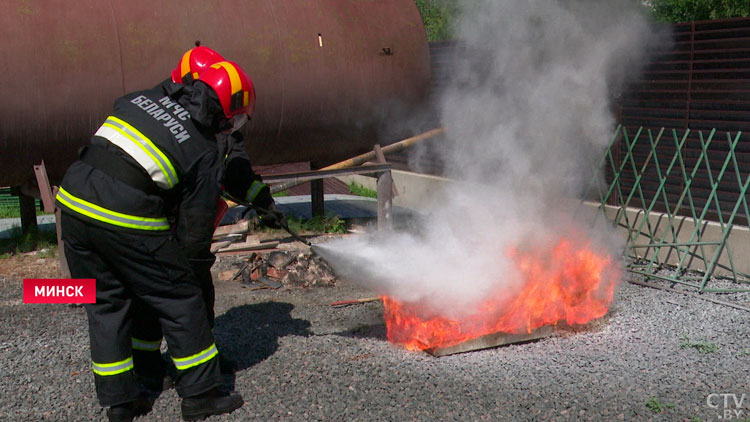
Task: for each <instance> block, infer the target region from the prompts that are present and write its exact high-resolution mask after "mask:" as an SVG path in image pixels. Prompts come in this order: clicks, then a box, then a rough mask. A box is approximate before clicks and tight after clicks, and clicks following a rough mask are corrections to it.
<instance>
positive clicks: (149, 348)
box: [130, 337, 162, 352]
mask: <svg viewBox="0 0 750 422" xmlns="http://www.w3.org/2000/svg"><path fill="white" fill-rule="evenodd" d="M161 340H162V339H159V340H156V341H147V340H141V339H139V338H135V337H131V338H130V341H131V342H132V343H133V346H132V347H133V350H143V351H146V352H155V351H157V350H160V349H161Z"/></svg>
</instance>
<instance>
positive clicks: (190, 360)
mask: <svg viewBox="0 0 750 422" xmlns="http://www.w3.org/2000/svg"><path fill="white" fill-rule="evenodd" d="M218 354H219V351H218V350H217V349H216V344H212V345H211V346H209V348H208V349H206V350H203V351H201V352H199V353H196V354H194V355H192V356H188V357H185V358H175V357H173V358H172V361H173V362H174V366H175V367H176V368H177V369H179V370H181V371H184V370H185V369H188V368H192V367H194V366H198V365H200V364H202V363H205V362H207V361H209V360H211V359H213V358H214V357H216V355H218Z"/></svg>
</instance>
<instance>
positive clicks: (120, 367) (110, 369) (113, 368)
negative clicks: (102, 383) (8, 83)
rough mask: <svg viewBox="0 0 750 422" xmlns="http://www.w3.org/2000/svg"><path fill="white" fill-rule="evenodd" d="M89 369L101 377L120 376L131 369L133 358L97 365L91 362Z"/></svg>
mask: <svg viewBox="0 0 750 422" xmlns="http://www.w3.org/2000/svg"><path fill="white" fill-rule="evenodd" d="M91 369H92V370H93V371H94V373H95V374H97V375H101V376H103V377H107V376H111V375H117V374H122V373H123V372H126V371H129V370H131V369H133V357H132V356H129V357H128V358H126V359H123V360H121V361H119V362H114V363H97V362H93V361H92V362H91Z"/></svg>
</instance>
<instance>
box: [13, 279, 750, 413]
mask: <svg viewBox="0 0 750 422" xmlns="http://www.w3.org/2000/svg"><path fill="white" fill-rule="evenodd" d="M631 276H632V275H631ZM21 286H22V284H21V279H20V278H18V277H3V276H0V318H1V320H2V324H1V325H0V397H2V399H1V400H0V420H8V421H43V420H50V421H92V420H105V419H106V417H105V414H104V412H103V410H102V409H101V408H100V407H99V406H98V404H97V402H96V400H95V395H94V387H93V378H92V375H91V371H90V361H89V357H88V334H87V325H86V316H85V313H84V311H83V309H82V308H75V307H70V306H67V305H25V304H22V303H21V299H20V298H21V294H22V293H21V292H22V290H21ZM367 296H371V293H370V292H367V291H364V290H362V289H361V288H359V287H357V286H354V285H351V284H349V283H347V282H345V281H342V282H340V283H339V285H337V286H336V287H329V288H322V287H320V288H309V289H299V288H283V289H280V290H276V291H270V290H261V291H249V290H247V289H243V288H241V287H240V286H239V285H238V284H236V283H233V282H218V283H217V306H216V308H217V315H218V318H217V322H216V337H217V344H218V346H219V349H220V350H221V351H222V352H223V353H224V354H226V355H227V356H228V357H229V358H231V359H234V360H236V361H237V362H238V363H239V370H238V371H237V373H236V374H235V375H234V376H233V377H228V378H227V379H226V381H227V383H228V384H233V385H234V387H235V388H236V389H237V391H239V392H241V393H242V394H243V396H244V398H245V401H246V403H245V405H244V406H243V407H242V408H240V409H238V410H237V411H235V412H234V413H232V414H230V415H223V416H217V417H213V418H211V419H209V420H211V421H270V420H285V421H309V420H329V421H354V420H358V421H359V420H361V421H417V420H418V421H436V420H440V421H454V420H455V421H481V420H487V421H516V420H517V421H539V420H555V421H557V420H561V421H569V420H579V421H582V420H596V421H616V420H626V421H646V420H654V421H705V420H710V421H715V420H719V418H718V417H719V416H724V412H725V411H727V410H728V411H732V410H736V406H735V405H734V403H733V401H732V396H726V397H727V398H728V399H729V401H728V404H729V406H728V407H726V408H725V407H724V403H723V397H724V396H710V395H711V394H735V395H736V397H737V399H738V400H739V399H740V398H741V397H742V395H743V394H744V395H745V400H744V402H743V409H742V412H744V414H743V416H742V417H740V418H737V417H735V418H733V419H731V420H742V419H743V418H750V375H749V374H750V322H749V320H748V317H750V313H748V312H745V311H741V310H736V309H732V308H729V307H725V306H721V305H716V304H712V303H710V302H706V301H703V300H701V299H699V298H694V297H689V296H684V295H680V294H677V293H669V292H664V291H660V290H655V289H649V288H643V287H638V286H634V285H632V284H629V283H624V284H623V285H621V286H620V288H619V290H618V292H617V296H616V300H615V303H614V304H613V306H612V309H611V310H610V312H609V314H608V315H606V316H605V317H604V318H602V319H600V320H597V321H595V322H592V323H590V324H588V325H587V326H586V327H580V328H577V329H570V328H568V329H560V328H558V329H556V332H555V335H554V336H553V337H550V338H547V339H543V340H540V341H537V342H532V343H527V344H519V345H511V346H507V347H502V348H497V349H491V350H484V351H475V352H470V353H465V354H459V355H452V356H446V357H441V358H434V357H431V356H429V355H426V354H423V353H414V352H408V351H406V350H403V349H401V348H399V347H396V346H394V345H391V344H390V343H388V342H387V341H386V339H385V326H384V324H383V320H382V305H381V304H380V303H379V302H373V303H367V304H361V305H354V306H349V307H343V308H332V307H331V306H329V305H330V303H331V302H332V301H336V300H342V299H352V298H358V297H367ZM738 297H739V299H740V300H745V302H750V301H748V300H747V299H748V298H747V297H746V296H737V295H735V296H734V298H735V299H737V298H738ZM701 342H703V343H701ZM699 344H704V345H715V346H716V349H715V350H714V351H710V350H707V349H713V347H709V348H707V349H706V348H704V349H702V350H703V351H709V353H702V352H701V350H699V349H701V348H700V347H698V346H697V345H699ZM709 397H711V398H712V401H711V404H712V405H716V407H710V406H709V405H708V404H707V399H708V398H709ZM733 415H736V413H733ZM138 420H143V421H156V420H159V421H161V420H170V421H175V420H179V401H178V398H177V396H176V394H175V392H174V390H169V391H166V392H164V393H162V395H161V396H160V397H159V398H158V400H157V401H156V404H155V406H154V409H153V411H152V412H151V413H150V414H149V415H147V416H145V417H143V418H140V419H138ZM722 420H727V419H726V418H724V419H722Z"/></svg>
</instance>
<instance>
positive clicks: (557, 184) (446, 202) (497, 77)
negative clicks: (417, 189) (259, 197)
mask: <svg viewBox="0 0 750 422" xmlns="http://www.w3.org/2000/svg"><path fill="white" fill-rule="evenodd" d="M634 4H635V2H633V1H631V0H620V1H615V0H612V1H610V0H567V1H564V0H558V1H552V0H467V1H465V2H464V4H463V6H462V10H463V15H462V17H461V20H460V23H459V25H458V27H457V30H458V38H459V47H458V48H457V49H458V51H459V52H458V54H457V57H456V60H455V63H454V66H453V69H452V70H453V72H452V77H451V78H450V80H451V83H450V84H449V85H448V86H447V87H446V89H444V91H443V92H442V93H441V96H440V99H439V110H440V114H441V121H442V123H443V124H444V126H445V127H446V129H447V138H448V141H449V144H448V145H447V147H446V148H445V157H443V159H444V161H445V162H446V163H448V170H449V173H450V176H451V177H453V178H455V179H457V180H461V181H462V182H459V183H456V184H455V185H452V186H451V187H450V188H449V189H448V190H447V191H446V192H442V193H436V195H439V197H438V200H436V201H434V203H435V204H436V205H435V206H434V207H432V208H431V209H429V210H427V214H428V217H427V221H426V222H425V226H424V229H423V230H422V232H421V233H420V234H419V235H414V234H408V233H395V234H390V235H380V236H378V237H376V238H372V239H365V238H358V239H353V240H346V241H341V242H338V243H334V244H331V245H329V246H327V247H325V248H324V254H325V255H326V257H327V258H328V260H329V262H330V263H331V264H332V265H333V266H334V268H335V269H336V270H337V271H338V272H340V273H341V275H342V276H344V277H348V278H352V279H354V280H357V281H360V282H363V283H366V284H367V285H369V286H370V287H372V288H373V289H375V290H376V291H377V292H378V293H380V294H387V295H389V296H393V297H395V298H396V299H397V300H401V301H409V302H412V301H422V302H423V303H425V304H428V305H430V307H431V308H432V309H434V310H436V312H441V313H442V314H443V315H446V311H447V314H450V315H456V314H461V313H464V312H471V310H472V308H473V307H474V306H475V305H476V304H477V303H478V301H480V300H482V299H483V298H486V297H487V295H488V294H490V293H491V292H492V291H496V290H497V289H498V288H507V287H512V286H514V285H515V284H516V283H517V281H518V277H516V274H515V273H514V265H511V263H510V262H509V261H508V258H507V257H506V256H507V254H506V252H507V248H509V247H522V246H523V245H524V244H528V243H529V242H545V241H553V240H552V239H554V238H555V236H556V235H558V234H564V233H561V232H565V231H567V230H571V231H573V232H575V231H578V230H579V229H576V228H572V226H573V225H577V223H574V222H573V221H574V218H573V217H574V216H573V215H572V214H573V212H571V211H570V210H573V209H575V205H576V204H577V203H578V199H579V198H580V197H581V195H582V194H583V191H584V189H585V188H586V186H587V183H588V182H589V181H590V180H591V178H592V177H593V176H594V172H593V167H594V164H595V162H596V161H597V160H598V159H599V158H600V157H601V156H602V154H603V152H604V149H605V147H606V146H607V144H608V143H609V141H610V138H611V136H612V133H613V131H614V124H615V122H614V117H613V110H612V97H613V95H614V93H615V92H616V91H617V90H618V89H619V88H620V87H621V85H622V83H623V82H624V81H625V80H626V79H627V78H628V77H632V76H634V74H635V73H637V72H638V71H639V64H640V63H642V61H643V59H644V56H645V51H646V48H645V46H646V45H647V43H649V42H651V41H653V40H654V35H653V32H652V31H651V30H650V27H649V25H648V23H647V21H646V20H645V19H644V18H643V17H642V16H640V15H639V14H638V13H637V11H636V10H634V9H633V8H631V7H630V6H633V5H634ZM571 204H572V205H571ZM589 221H590V220H589ZM580 227H584V226H580ZM589 236H590V237H593V238H594V239H595V240H596V241H597V242H600V243H601V239H608V236H607V235H606V234H591V233H590V234H589ZM604 244H611V241H610V240H609V239H608V240H607V241H606V242H604ZM599 246H601V245H599Z"/></svg>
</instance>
